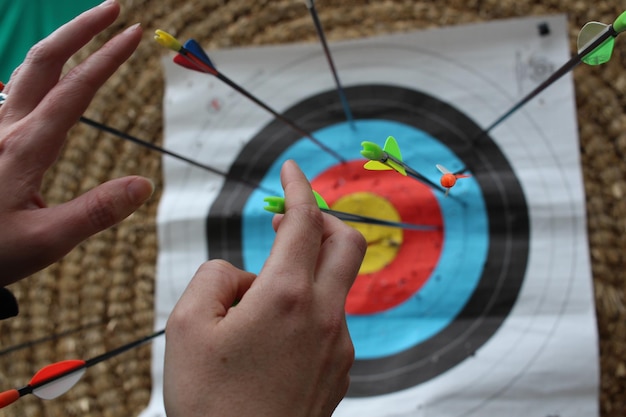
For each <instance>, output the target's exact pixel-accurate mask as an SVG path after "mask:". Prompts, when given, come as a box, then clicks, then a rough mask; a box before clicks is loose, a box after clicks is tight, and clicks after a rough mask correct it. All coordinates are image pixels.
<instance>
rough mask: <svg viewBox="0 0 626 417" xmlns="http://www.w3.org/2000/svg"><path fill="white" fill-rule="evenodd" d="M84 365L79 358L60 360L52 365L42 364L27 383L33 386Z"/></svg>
mask: <svg viewBox="0 0 626 417" xmlns="http://www.w3.org/2000/svg"><path fill="white" fill-rule="evenodd" d="M83 366H85V361H83V360H80V359H70V360H66V361H61V362H57V363H53V364H52V365H48V366H44V367H43V368H41V369H40V370H39V371H38V372H37V373H36V374H35V375H34V376H33V377H32V379H31V380H30V382H29V385H30V386H35V385H40V384H43V383H45V382H47V381H48V380H50V379H51V378H54V377H57V376H59V375H62V374H64V373H66V372H71V371H73V370H76V369H79V368H81V367H83Z"/></svg>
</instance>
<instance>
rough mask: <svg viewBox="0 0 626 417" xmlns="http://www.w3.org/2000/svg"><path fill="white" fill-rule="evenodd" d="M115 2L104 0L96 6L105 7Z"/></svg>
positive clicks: (113, 0)
mask: <svg viewBox="0 0 626 417" xmlns="http://www.w3.org/2000/svg"><path fill="white" fill-rule="evenodd" d="M113 3H115V0H104V1H103V2H102V3H100V6H98V7H107V6H110V5H112V4H113Z"/></svg>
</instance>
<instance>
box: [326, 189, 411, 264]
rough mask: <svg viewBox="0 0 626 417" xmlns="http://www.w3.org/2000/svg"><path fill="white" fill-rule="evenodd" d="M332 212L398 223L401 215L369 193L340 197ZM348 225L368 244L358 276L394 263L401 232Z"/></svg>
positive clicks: (358, 224) (382, 227)
mask: <svg viewBox="0 0 626 417" xmlns="http://www.w3.org/2000/svg"><path fill="white" fill-rule="evenodd" d="M331 208H332V209H333V210H337V211H343V212H346V213H352V214H358V215H361V216H367V217H372V218H376V219H381V220H390V221H394V222H399V221H400V215H399V214H398V212H397V211H396V209H395V208H394V207H393V205H392V204H391V203H390V202H389V201H387V200H386V199H384V198H383V197H381V196H379V195H376V194H374V193H369V192H358V193H353V194H349V195H346V196H344V197H341V198H339V199H338V200H337V201H336V202H335V203H334V204H333V205H332V206H331ZM348 224H350V225H351V226H352V227H354V228H355V229H357V230H358V231H359V232H361V233H362V234H363V236H365V240H366V241H367V252H366V253H365V259H364V260H363V264H362V265H361V269H360V270H359V274H370V273H374V272H378V271H380V270H381V269H383V268H384V267H385V266H387V265H389V264H390V263H391V262H392V261H393V260H394V259H395V257H396V255H397V254H398V251H399V250H400V246H401V245H402V239H403V235H402V229H400V228H397V227H387V226H377V225H372V224H365V223H352V222H348Z"/></svg>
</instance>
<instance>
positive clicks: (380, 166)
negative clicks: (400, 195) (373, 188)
mask: <svg viewBox="0 0 626 417" xmlns="http://www.w3.org/2000/svg"><path fill="white" fill-rule="evenodd" d="M361 146H363V149H362V150H361V155H363V157H365V158H367V159H369V161H368V162H367V163H365V165H364V166H363V167H364V168H365V169H368V170H372V171H385V170H394V171H397V172H399V173H400V174H402V175H404V176H407V175H408V176H410V177H411V178H413V179H416V180H418V181H420V182H422V183H425V184H428V185H430V186H431V187H432V188H434V189H436V190H438V191H439V192H442V193H443V192H444V190H443V189H442V188H441V187H439V186H438V185H437V184H435V183H434V182H432V181H431V180H429V179H428V178H426V177H425V176H423V175H422V174H420V173H419V172H417V171H416V170H414V169H413V168H411V167H410V166H408V165H407V164H406V163H404V161H402V154H401V153H400V147H399V146H398V142H396V139H395V138H394V137H393V136H389V137H388V138H387V140H386V141H385V145H384V146H383V148H382V149H381V148H380V146H378V145H377V144H376V143H374V142H367V141H366V142H361Z"/></svg>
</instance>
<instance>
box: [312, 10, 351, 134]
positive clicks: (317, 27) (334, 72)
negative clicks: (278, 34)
mask: <svg viewBox="0 0 626 417" xmlns="http://www.w3.org/2000/svg"><path fill="white" fill-rule="evenodd" d="M304 2H305V3H306V7H307V8H308V9H309V13H310V14H311V18H312V19H313V24H314V25H315V30H316V31H317V36H318V37H319V39H320V43H321V44H322V48H323V49H324V54H325V55H326V60H327V61H328V65H329V66H330V72H331V73H332V75H333V78H334V79H335V85H336V86H337V93H338V94H339V100H341V105H342V107H343V111H344V113H345V114H346V119H347V120H348V123H350V127H351V128H352V130H356V127H355V124H354V118H353V117H352V111H351V110H350V105H349V104H348V99H347V98H346V94H345V92H344V90H343V87H342V86H341V82H340V81H339V75H338V74H337V69H336V68H335V63H334V62H333V57H332V55H331V54H330V49H329V48H328V43H327V42H326V36H325V35H324V29H323V28H322V24H321V23H320V19H319V16H318V15H317V10H316V9H315V2H314V1H313V0H305V1H304Z"/></svg>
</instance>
